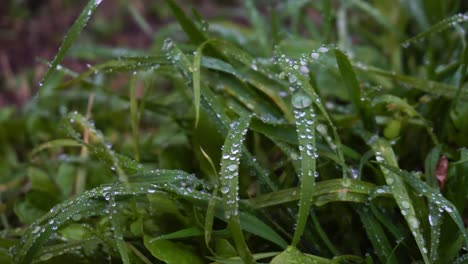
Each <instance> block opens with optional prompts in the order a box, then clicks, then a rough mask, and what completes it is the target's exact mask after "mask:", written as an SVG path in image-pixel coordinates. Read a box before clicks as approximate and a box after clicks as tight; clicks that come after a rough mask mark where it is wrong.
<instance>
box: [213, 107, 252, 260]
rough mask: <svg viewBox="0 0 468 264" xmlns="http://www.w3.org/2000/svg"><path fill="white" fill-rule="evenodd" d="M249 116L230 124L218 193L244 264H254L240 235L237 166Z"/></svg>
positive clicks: (224, 147) (242, 236)
mask: <svg viewBox="0 0 468 264" xmlns="http://www.w3.org/2000/svg"><path fill="white" fill-rule="evenodd" d="M250 119H251V117H250V116H246V117H241V118H239V120H237V121H235V122H233V123H232V124H231V129H230V131H229V133H228V135H227V137H226V141H225V143H224V146H223V153H222V160H221V169H220V176H219V177H220V184H221V187H220V191H221V193H222V194H223V205H224V213H225V217H226V219H227V222H228V228H229V231H230V232H231V235H232V237H233V239H234V242H235V245H236V248H237V252H238V254H239V256H240V257H241V259H242V260H243V261H244V262H245V263H255V260H254V258H253V256H252V254H251V253H250V250H249V249H248V246H247V243H246V241H245V239H244V235H243V234H242V228H241V223H240V218H239V208H238V207H239V204H238V203H239V193H238V191H239V165H240V156H241V154H242V151H241V149H242V145H243V141H244V137H245V134H246V133H247V129H248V126H249V123H250Z"/></svg>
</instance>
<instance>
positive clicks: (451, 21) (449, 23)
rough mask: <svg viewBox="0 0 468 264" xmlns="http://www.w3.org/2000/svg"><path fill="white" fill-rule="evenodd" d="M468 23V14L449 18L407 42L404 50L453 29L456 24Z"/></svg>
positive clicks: (403, 44) (404, 44) (404, 43)
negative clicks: (433, 35)
mask: <svg viewBox="0 0 468 264" xmlns="http://www.w3.org/2000/svg"><path fill="white" fill-rule="evenodd" d="M467 21H468V14H467V13H465V14H456V15H453V16H451V17H449V18H446V19H443V20H442V21H440V22H438V23H436V24H435V25H433V26H431V27H430V28H428V29H427V30H426V31H424V32H422V33H419V34H418V35H416V36H414V37H412V38H410V39H407V40H405V41H404V42H403V43H402V44H401V45H402V46H403V47H404V48H407V47H409V45H411V44H413V43H416V42H418V41H420V40H423V39H425V38H427V37H428V36H429V35H431V34H435V33H439V32H441V31H443V30H446V29H448V28H452V27H453V26H454V25H456V24H460V23H464V22H467Z"/></svg>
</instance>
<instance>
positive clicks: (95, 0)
mask: <svg viewBox="0 0 468 264" xmlns="http://www.w3.org/2000/svg"><path fill="white" fill-rule="evenodd" d="M101 2H102V0H90V1H89V2H88V4H87V5H86V7H85V8H84V9H83V11H82V12H81V14H80V15H79V16H78V18H77V19H76V20H75V22H74V23H73V25H72V26H71V28H70V30H69V31H68V33H67V35H65V38H64V39H63V42H62V44H61V45H60V47H59V50H58V53H57V54H56V55H55V58H54V59H53V60H52V62H51V63H50V66H49V69H48V70H47V72H46V73H45V75H44V78H43V79H42V81H41V82H40V84H39V86H40V88H41V87H47V85H48V84H49V80H50V78H51V76H52V74H53V73H54V71H55V69H56V68H57V65H58V64H59V63H60V62H61V61H62V60H63V58H64V57H65V54H66V53H67V51H68V50H69V49H70V47H71V46H72V45H73V43H74V42H75V39H76V38H77V37H78V35H79V34H80V32H81V31H82V30H83V28H84V27H85V26H86V24H87V23H88V21H89V19H90V18H91V15H92V14H93V13H94V11H95V10H96V8H97V7H98V5H99V4H100V3H101ZM43 90H44V89H39V92H38V95H39V96H40V95H41V94H42V93H43Z"/></svg>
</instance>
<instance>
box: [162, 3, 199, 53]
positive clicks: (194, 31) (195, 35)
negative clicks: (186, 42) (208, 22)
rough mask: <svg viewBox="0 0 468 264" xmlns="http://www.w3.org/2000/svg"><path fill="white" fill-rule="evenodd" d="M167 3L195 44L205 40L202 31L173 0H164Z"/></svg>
mask: <svg viewBox="0 0 468 264" xmlns="http://www.w3.org/2000/svg"><path fill="white" fill-rule="evenodd" d="M166 2H167V4H168V5H169V7H170V8H171V10H172V13H173V14H174V15H175V17H176V18H177V20H178V21H179V24H180V26H181V27H182V28H183V29H184V31H185V33H186V34H187V35H188V36H189V38H190V40H191V41H192V42H193V43H194V44H197V45H200V44H201V43H202V42H203V41H205V40H206V37H205V36H204V34H203V32H202V31H201V30H200V29H198V27H197V26H195V24H194V23H193V22H192V21H191V20H190V19H189V18H188V17H187V15H186V14H185V12H184V11H183V10H182V9H181V8H180V7H179V6H178V5H177V3H176V2H175V1H173V0H166Z"/></svg>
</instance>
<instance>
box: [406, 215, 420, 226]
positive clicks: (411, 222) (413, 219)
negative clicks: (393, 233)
mask: <svg viewBox="0 0 468 264" xmlns="http://www.w3.org/2000/svg"><path fill="white" fill-rule="evenodd" d="M408 224H409V225H410V227H412V228H418V227H419V221H418V219H416V217H414V216H410V217H408Z"/></svg>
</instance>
